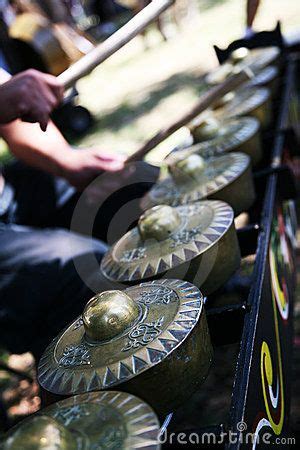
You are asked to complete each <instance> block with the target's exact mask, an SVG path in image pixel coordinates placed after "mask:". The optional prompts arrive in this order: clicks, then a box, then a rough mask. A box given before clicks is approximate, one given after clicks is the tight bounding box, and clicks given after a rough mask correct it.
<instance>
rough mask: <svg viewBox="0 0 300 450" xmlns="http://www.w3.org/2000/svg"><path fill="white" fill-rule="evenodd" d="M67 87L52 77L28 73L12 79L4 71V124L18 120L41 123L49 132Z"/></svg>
mask: <svg viewBox="0 0 300 450" xmlns="http://www.w3.org/2000/svg"><path fill="white" fill-rule="evenodd" d="M63 91H64V90H63V87H62V86H61V85H60V84H59V82H58V81H57V79H56V78H55V77H53V76H52V75H49V74H46V73H42V72H38V71H37V70H33V69H30V70H26V71H25V72H21V73H19V74H17V75H14V76H12V77H11V76H10V75H9V74H8V73H7V72H5V71H4V70H1V71H0V123H9V122H11V121H13V120H15V119H18V118H20V119H22V120H24V121H25V122H30V123H35V122H38V123H39V124H40V127H41V129H42V130H43V131H45V130H46V128H47V124H48V121H49V116H50V114H51V112H52V111H53V109H54V108H56V107H57V106H58V105H59V103H60V102H61V100H62V98H63Z"/></svg>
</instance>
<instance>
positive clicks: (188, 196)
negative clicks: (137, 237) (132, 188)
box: [141, 150, 255, 215]
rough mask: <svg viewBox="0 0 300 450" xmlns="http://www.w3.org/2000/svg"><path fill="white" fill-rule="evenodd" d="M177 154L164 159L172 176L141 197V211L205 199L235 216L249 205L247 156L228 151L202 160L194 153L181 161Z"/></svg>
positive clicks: (252, 196) (250, 188) (250, 190)
mask: <svg viewBox="0 0 300 450" xmlns="http://www.w3.org/2000/svg"><path fill="white" fill-rule="evenodd" d="M186 152H188V150H186ZM178 153H179V155H178V156H177V155H176V152H175V153H173V154H172V155H170V156H169V158H168V159H167V162H168V164H169V171H170V173H171V175H169V176H168V177H167V178H164V179H162V180H161V181H159V182H158V183H156V184H155V185H154V186H153V187H152V188H151V189H150V191H149V192H148V193H147V194H146V195H145V196H144V197H143V199H142V201H141V206H142V209H144V210H145V209H148V208H151V207H152V206H155V205H163V204H164V205H171V206H177V205H185V204H188V203H191V202H195V201H199V200H203V199H206V198H208V199H215V200H223V201H224V202H226V203H228V204H229V205H230V206H232V208H233V210H234V213H235V215H238V214H240V213H241V212H243V211H246V210H247V209H248V208H249V207H250V206H251V205H252V203H253V202H254V200H255V191H254V185H253V179H252V172H251V163H250V158H249V156H247V155H245V154H243V153H235V152H231V153H226V154H223V155H219V156H215V157H211V158H208V159H205V160H204V159H203V158H202V157H201V156H199V155H197V154H195V153H192V154H188V155H187V156H186V157H184V158H183V159H182V156H181V155H180V153H181V152H178ZM184 156H185V155H184Z"/></svg>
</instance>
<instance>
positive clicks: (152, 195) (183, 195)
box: [141, 152, 251, 210]
mask: <svg viewBox="0 0 300 450" xmlns="http://www.w3.org/2000/svg"><path fill="white" fill-rule="evenodd" d="M206 162H207V166H211V165H212V164H224V165H225V164H226V165H227V167H226V168H225V169H224V170H223V171H221V172H220V173H219V174H217V175H214V179H213V180H210V181H208V182H205V183H204V184H202V185H199V184H197V183H195V184H193V185H190V186H191V189H190V191H187V189H188V187H189V186H187V185H184V186H182V187H180V185H178V184H176V183H175V181H174V180H173V178H172V177H171V176H168V177H167V178H165V179H163V180H161V181H159V182H158V183H156V184H155V185H154V186H153V187H152V188H151V189H150V191H149V192H148V193H147V194H146V195H145V196H144V197H143V198H142V200H141V208H142V209H143V210H146V209H148V208H151V207H152V206H155V205H158V204H166V205H170V206H178V205H186V204H188V203H194V202H198V201H204V200H203V199H206V198H209V197H210V196H212V195H215V194H217V193H218V192H220V191H222V189H224V188H225V187H227V186H229V185H230V184H232V183H233V182H234V181H235V180H237V179H238V178H239V177H240V176H241V175H242V174H243V173H245V172H246V170H247V169H248V168H249V166H250V164H251V162H250V157H249V156H248V155H246V154H244V153H240V152H228V153H224V154H222V155H218V156H213V157H211V158H208V159H207V160H206ZM228 166H229V167H228ZM161 190H162V192H163V195H160V194H159V192H160V191H161Z"/></svg>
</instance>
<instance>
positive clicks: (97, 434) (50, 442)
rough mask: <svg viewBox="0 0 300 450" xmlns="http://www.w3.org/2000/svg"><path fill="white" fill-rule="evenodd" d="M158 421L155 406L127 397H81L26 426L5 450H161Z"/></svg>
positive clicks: (11, 436)
mask: <svg viewBox="0 0 300 450" xmlns="http://www.w3.org/2000/svg"><path fill="white" fill-rule="evenodd" d="M159 431H160V430H159V421H158V418H157V416H156V414H155V413H154V411H153V410H152V408H150V406H149V405H148V404H147V403H145V402H143V401H142V400H140V399H139V398H137V397H134V396H133V395H130V394H126V393H124V392H116V391H110V392H95V393H88V394H83V395H77V396H75V397H70V398H68V399H65V400H62V401H60V402H58V403H55V404H53V405H52V406H49V407H47V408H45V409H43V410H41V411H40V412H39V413H37V414H35V415H34V416H32V417H30V418H28V419H26V420H24V421H22V422H21V423H20V424H18V425H17V426H15V427H14V428H13V429H12V430H11V431H10V432H9V433H7V435H6V436H5V437H4V440H3V444H2V446H1V444H0V448H1V449H3V450H21V449H22V450H41V449H48V450H50V449H51V450H54V449H60V450H99V449H111V450H120V449H124V450H125V449H126V450H131V449H140V448H145V449H148V450H158V449H159V448H160V444H159Z"/></svg>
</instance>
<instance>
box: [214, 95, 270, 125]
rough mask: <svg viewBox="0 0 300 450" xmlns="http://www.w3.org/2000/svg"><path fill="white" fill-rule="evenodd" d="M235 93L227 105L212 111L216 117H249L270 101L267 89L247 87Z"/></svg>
mask: <svg viewBox="0 0 300 450" xmlns="http://www.w3.org/2000/svg"><path fill="white" fill-rule="evenodd" d="M235 93H236V95H235V97H234V98H233V99H232V100H231V101H230V102H229V103H228V104H227V105H225V106H222V107H220V108H218V109H216V110H215V111H214V112H215V114H216V116H217V117H222V116H223V117H226V118H233V117H240V116H249V115H251V113H252V112H253V111H255V110H256V109H258V108H261V107H262V106H263V105H265V104H266V103H267V102H268V101H269V100H270V99H271V91H270V89H268V88H262V87H260V88H254V87H248V88H246V89H239V90H237V91H236V92H235Z"/></svg>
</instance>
